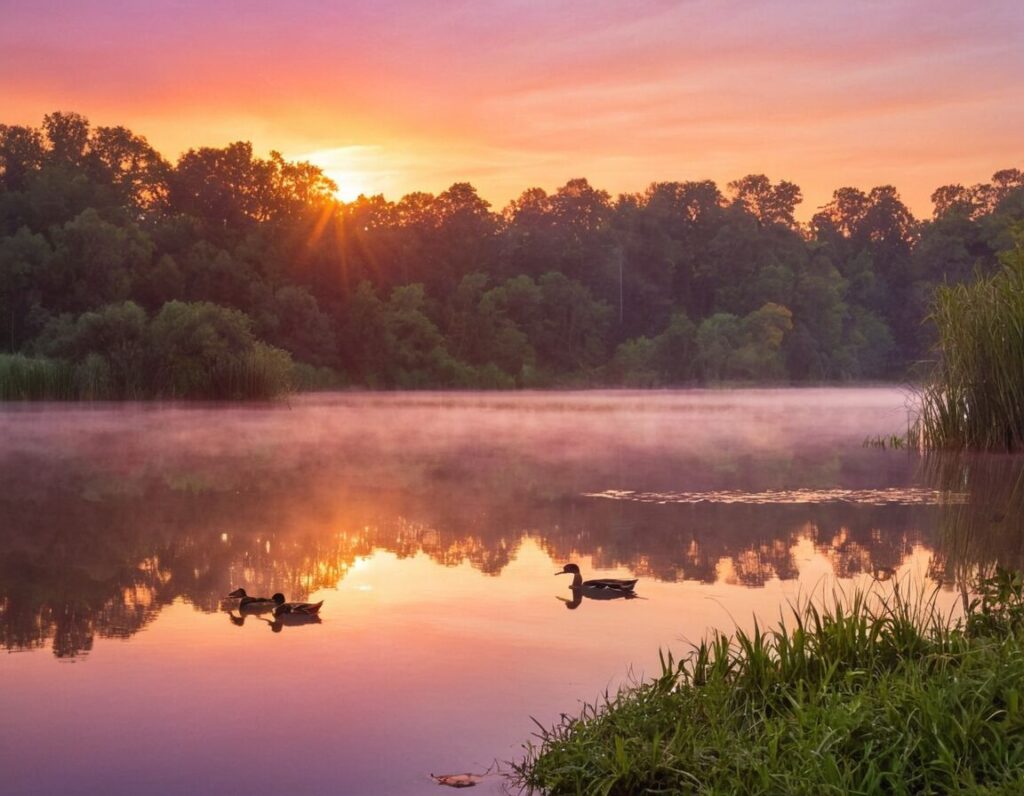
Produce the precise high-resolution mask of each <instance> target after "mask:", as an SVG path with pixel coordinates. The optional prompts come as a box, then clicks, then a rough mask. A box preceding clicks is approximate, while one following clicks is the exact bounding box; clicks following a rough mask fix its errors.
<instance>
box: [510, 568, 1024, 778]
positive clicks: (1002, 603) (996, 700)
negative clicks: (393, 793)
mask: <svg viewBox="0 0 1024 796" xmlns="http://www.w3.org/2000/svg"><path fill="white" fill-rule="evenodd" d="M977 586H978V590H977V594H978V596H977V597H976V598H975V599H974V600H972V601H971V602H970V603H969V604H968V606H967V609H966V612H965V614H964V615H963V616H960V617H957V618H954V617H952V616H948V615H944V614H942V612H940V611H939V610H938V609H937V607H936V604H935V602H934V599H933V598H931V597H928V596H925V595H923V594H915V595H908V594H907V593H906V591H905V590H901V589H900V588H898V587H897V588H896V590H895V591H893V592H892V593H891V594H890V595H888V596H883V595H882V594H881V593H880V592H874V591H872V592H856V593H854V594H853V595H852V596H847V595H844V594H841V593H836V594H834V595H832V598H831V601H830V602H828V603H827V607H818V606H816V605H814V604H813V603H811V602H805V603H803V604H802V605H799V606H793V607H792V608H791V610H790V612H789V614H788V615H787V616H784V617H782V618H780V620H779V621H778V623H777V624H776V625H775V626H774V627H771V628H768V629H764V628H762V627H760V626H755V628H754V629H753V631H752V632H749V633H748V632H744V631H742V630H737V631H735V633H734V634H733V635H731V636H729V635H725V634H722V633H715V634H713V635H710V636H709V637H708V638H706V639H705V640H704V641H702V642H701V643H700V644H699V645H697V646H696V648H695V649H694V650H693V651H692V652H691V653H690V654H689V655H688V656H686V657H685V658H684V659H682V660H680V661H677V660H675V659H674V658H673V657H672V656H671V655H668V654H665V655H663V657H662V673H661V675H660V676H659V677H657V678H656V679H654V680H651V681H649V682H645V683H642V684H640V685H638V686H635V687H632V688H628V689H625V690H622V691H620V692H618V693H616V694H614V695H610V694H608V695H606V696H605V697H604V699H603V700H602V701H600V702H599V703H596V704H592V705H588V706H586V707H585V708H584V709H583V710H582V712H581V713H580V714H579V715H578V716H563V718H562V721H561V722H560V723H559V724H558V725H557V726H555V727H553V728H550V729H548V728H544V727H541V729H540V732H539V734H538V742H537V743H531V744H528V745H527V748H526V755H525V757H524V759H523V760H521V761H520V762H518V763H516V764H514V766H513V768H514V772H515V777H516V780H517V782H518V784H519V785H520V786H522V787H523V788H524V790H537V791H540V792H544V793H551V794H563V793H572V794H577V793H578V794H606V795H607V794H639V793H748V794H769V793H771V794H783V793H784V794H823V793H835V794H840V793H842V794H846V793H865V794H867V793H951V792H972V793H1019V792H1022V791H1021V788H1022V787H1024V699H1022V694H1024V643H1022V641H1024V596H1022V591H1024V583H1022V581H1021V578H1020V576H1019V575H1014V574H1011V573H1007V572H1005V571H998V572H996V573H995V574H994V575H993V576H991V577H989V578H986V579H984V580H982V581H981V582H980V583H978V584H977Z"/></svg>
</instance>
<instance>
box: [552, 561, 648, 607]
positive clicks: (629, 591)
mask: <svg viewBox="0 0 1024 796" xmlns="http://www.w3.org/2000/svg"><path fill="white" fill-rule="evenodd" d="M555 575H572V585H571V586H570V587H569V588H570V589H572V599H571V600H567V599H565V598H564V597H559V598H558V599H559V600H562V601H563V602H564V603H565V607H566V608H568V609H569V610H570V611H572V610H575V609H576V608H579V606H580V603H581V602H583V598H587V599H588V600H629V599H632V598H634V597H636V596H637V594H636V592H635V591H634V588H635V587H636V583H637V580H638V579H637V578H633V579H632V580H625V579H620V578H594V579H593V580H583V575H582V574H580V568H579V566H578V565H576V564H566V565H565V566H564V567H562V569H561V570H559V571H558V572H556V573H555Z"/></svg>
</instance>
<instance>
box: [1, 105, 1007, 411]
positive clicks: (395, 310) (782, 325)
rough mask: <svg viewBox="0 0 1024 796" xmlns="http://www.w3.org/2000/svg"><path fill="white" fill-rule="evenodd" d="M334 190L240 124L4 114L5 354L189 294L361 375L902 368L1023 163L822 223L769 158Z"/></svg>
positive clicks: (640, 376)
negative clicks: (365, 191) (231, 133)
mask: <svg viewBox="0 0 1024 796" xmlns="http://www.w3.org/2000/svg"><path fill="white" fill-rule="evenodd" d="M335 189H336V186H335V185H334V184H333V183H332V182H331V181H330V180H329V179H328V178H327V177H326V176H325V175H324V174H323V173H322V172H321V171H320V169H318V168H317V167H316V166H314V165H312V164H310V163H302V162H299V163H293V162H289V161H286V160H285V159H284V158H283V157H282V156H281V155H280V154H279V153H273V152H272V153H270V155H269V157H266V158H263V157H260V156H258V155H257V154H256V153H255V152H254V151H253V148H252V145H251V144H249V143H247V142H234V143H230V144H228V145H226V146H223V147H200V148H195V149H190V150H188V151H187V152H185V153H184V154H183V155H182V156H181V157H180V158H178V160H177V162H175V163H170V162H168V161H166V160H165V159H164V158H163V157H161V155H160V154H159V153H158V152H156V151H155V150H154V149H153V148H152V147H151V146H150V145H149V144H148V142H147V141H146V139H145V138H143V137H141V136H138V135H136V134H135V133H133V132H131V131H130V130H127V129H125V128H123V127H92V126H91V125H90V124H89V122H88V120H87V119H85V118H84V117H82V116H81V115H79V114H75V113H61V112H58V113H52V114H48V115H47V116H46V117H45V118H44V119H43V122H42V124H41V125H40V127H38V128H32V127H26V126H18V125H0V350H2V351H7V352H10V353H12V354H13V353H21V354H26V355H29V354H32V353H33V352H40V353H47V355H48V356H57V354H50V353H48V352H49V351H50V350H51V347H52V346H53V345H55V344H57V343H58V342H60V340H61V337H60V336H61V335H66V334H69V333H70V332H69V329H70V326H69V324H75V325H76V329H77V324H78V323H79V322H80V319H81V318H82V317H85V316H89V317H88V318H87V320H85V321H81V322H82V323H83V324H86V325H87V324H91V323H99V321H97V320H96V319H94V318H92V315H94V314H97V313H99V314H102V313H101V309H102V308H104V307H108V306H110V305H123V304H124V303H125V302H131V303H132V304H133V305H135V306H137V307H138V308H141V310H143V311H144V312H145V313H146V314H147V315H148V316H149V317H153V318H154V320H153V321H151V323H153V324H156V326H157V327H160V326H161V324H160V323H158V322H157V320H156V318H159V316H160V314H161V313H162V312H163V308H164V307H165V306H167V305H169V304H173V303H175V302H177V303H186V304H195V305H199V304H212V305H218V306H220V307H223V308H225V309H227V310H230V311H235V312H240V313H243V314H244V315H245V316H246V317H247V318H249V319H251V323H250V325H249V326H248V333H247V334H248V336H247V338H246V339H247V340H248V344H250V345H255V343H256V341H257V340H258V341H261V342H263V343H265V344H267V345H270V346H273V347H274V348H279V349H282V350H284V351H287V352H288V353H289V354H290V355H291V356H292V357H293V359H294V360H295V361H298V362H301V363H304V364H307V365H309V366H311V367H313V368H328V369H330V370H331V371H334V372H337V373H338V374H342V378H343V379H344V381H345V382H346V383H350V384H353V385H363V386H371V387H387V388H395V387H435V386H446V387H495V388H498V387H501V388H504V387H514V386H520V387H521V386H546V385H559V384H561V385H566V384H569V385H580V386H583V385H594V384H602V383H605V384H625V385H651V386H653V385H675V384H690V383H701V382H705V381H716V380H723V379H725V380H743V381H763V380H770V381H781V380H789V381H822V380H849V379H883V378H893V377H902V376H904V375H905V374H906V373H907V372H908V368H910V367H912V366H913V365H914V364H915V363H916V362H917V361H919V360H920V359H922V358H923V357H925V356H926V355H927V353H928V351H929V349H930V346H931V345H932V344H933V343H934V332H932V331H931V328H930V327H929V326H926V325H923V324H922V320H923V319H924V317H925V316H926V315H927V314H928V312H929V307H930V302H931V297H932V293H933V291H934V289H935V287H936V286H937V285H943V284H947V283H948V284H951V285H952V284H956V283H959V282H963V281H966V280H969V279H971V278H973V276H974V275H975V274H976V273H979V274H981V275H984V276H987V275H991V274H993V273H995V272H996V271H997V270H998V268H999V257H1000V255H1001V253H1005V252H1006V251H1007V250H1009V249H1012V247H1013V238H1012V236H1011V234H1010V232H1009V230H1010V229H1011V228H1012V225H1013V224H1014V223H1016V222H1019V221H1020V220H1021V219H1022V218H1024V176H1022V172H1021V171H1019V170H1017V169H1005V170H1002V171H999V172H997V173H996V174H994V175H993V177H992V181H991V182H990V183H984V184H978V185H975V186H972V187H970V188H964V187H963V186H959V185H949V186H943V187H942V188H939V189H938V190H937V191H936V193H935V196H934V200H935V217H934V219H932V220H930V221H919V220H917V219H915V218H914V217H913V216H912V215H911V213H910V212H909V210H908V209H907V207H906V206H905V205H904V204H903V202H902V201H901V199H900V197H899V195H898V193H897V192H896V190H895V189H894V188H893V187H892V186H878V187H875V188H873V189H871V190H869V191H861V190H859V189H856V188H849V187H843V188H840V189H838V190H837V191H836V192H835V194H834V195H833V199H832V201H831V202H829V203H828V204H827V205H826V206H825V207H823V208H822V209H821V210H820V211H819V212H818V213H817V214H816V215H815V216H814V218H813V219H812V221H811V222H810V224H808V225H801V224H800V223H798V222H797V220H796V208H797V206H798V205H799V203H800V201H801V199H802V196H801V191H800V188H799V187H798V186H796V185H795V184H793V183H791V182H787V181H785V180H780V181H775V182H773V181H772V180H771V179H769V178H768V177H767V176H765V175H761V174H751V175H746V176H744V177H741V178H740V179H738V180H735V181H733V182H730V183H729V185H728V186H727V191H726V192H725V193H723V191H722V190H720V189H719V187H718V186H717V185H715V183H713V182H710V181H706V180H705V181H695V182H656V183H653V184H651V185H650V186H649V187H648V189H647V190H646V191H644V192H643V193H641V194H635V195H634V194H629V195H622V196H619V197H617V198H613V197H612V196H611V195H609V194H608V193H607V192H606V191H603V190H601V189H600V188H598V187H595V186H593V185H591V184H590V183H589V182H588V181H587V180H585V179H582V178H576V179H571V180H569V181H568V182H566V183H565V185H563V186H561V187H559V188H557V189H556V190H555V191H554V192H552V193H548V192H546V191H544V190H542V189H540V188H530V189H528V190H526V191H524V192H523V194H522V195H521V196H519V197H518V198H517V199H515V200H514V201H512V202H510V203H509V205H508V206H507V207H505V208H504V209H502V210H501V211H500V212H496V211H495V209H494V208H492V207H491V206H490V204H489V203H488V202H487V201H486V200H484V199H483V198H481V197H480V196H479V195H478V194H477V192H476V190H475V188H474V187H473V186H472V185H469V184H468V183H456V184H455V185H452V186H451V187H450V188H448V189H447V190H445V191H443V192H441V193H439V194H437V195H433V194H428V193H421V192H420V193H412V194H409V195H408V196H405V197H403V198H401V199H400V200H399V201H396V202H391V201H388V200H386V199H385V198H384V197H382V196H373V197H360V198H359V199H357V200H355V201H353V202H349V203H341V202H338V201H337V200H336V199H335V198H334V193H333V192H334V190H335ZM204 312H206V313H207V315H208V316H209V313H210V312H212V311H211V310H208V309H207V310H204ZM154 316H155V317H154ZM210 317H212V316H210ZM225 317H226V316H225ZM103 323H105V324H106V323H109V324H114V318H113V317H112V316H111V317H106V318H105V319H104V321H103ZM210 323H213V322H212V321H210ZM115 326H116V324H115ZM213 326H216V324H213ZM190 328H191V327H190ZM108 332H109V334H114V331H113V327H112V328H111V329H110V330H108ZM108 332H104V334H107V333H108ZM193 333H197V332H196V330H195V329H192V331H190V332H189V334H193ZM219 333H220V334H223V335H225V341H226V340H227V339H228V338H230V337H231V334H229V333H228V331H227V330H226V328H221V329H220V332H219ZM75 335H76V342H75V346H77V348H74V350H73V351H64V350H63V349H62V353H60V354H59V356H61V357H71V358H72V359H71V360H69V361H73V362H74V363H76V367H77V366H78V364H81V363H82V362H84V360H85V358H87V357H88V356H90V355H95V357H102V358H103V360H104V361H105V362H106V367H107V368H109V372H108V373H107V375H106V376H104V378H109V379H111V380H112V384H111V388H110V389H111V390H112V391H113V392H114V393H115V394H118V395H126V396H127V395H132V394H135V393H139V394H150V392H149V391H150V386H149V385H143V384H141V382H142V381H146V379H145V378H140V375H139V374H130V373H128V372H127V371H126V370H125V368H127V367H131V366H132V365H130V364H128V363H129V362H135V361H137V360H136V359H133V358H134V357H135V356H136V353H137V352H134V349H131V347H130V346H129V347H128V348H126V349H123V350H122V351H120V353H118V354H117V355H116V356H115V355H114V352H111V351H106V350H104V349H103V348H102V345H103V343H102V340H103V339H105V338H103V335H102V334H100V333H99V332H98V331H97V332H96V333H95V335H94V338H95V340H96V341H99V342H95V343H87V341H86V338H87V337H88V335H86V333H85V329H84V328H83V329H82V330H80V333H79V331H76V332H75ZM79 337H80V338H81V339H78V338H79ZM250 338H251V339H250ZM65 342H67V341H65ZM225 344H226V345H227V343H225ZM147 345H149V344H147ZM153 345H156V343H153ZM82 346H85V348H83V347H82ZM89 346H91V347H89ZM201 347H202V346H200V348H201ZM228 347H229V348H230V345H229V346H228ZM86 348H88V350H86ZM186 349H187V346H186V348H184V349H182V352H184V351H186ZM133 352H134V353H133ZM207 353H209V352H207ZM195 355H196V356H199V354H198V353H196V354H195ZM182 356H191V354H187V353H181V352H179V353H177V354H174V357H176V358H177V359H176V362H177V364H175V365H174V366H173V368H174V373H175V375H168V374H167V372H166V368H167V367H168V365H167V364H166V362H165V363H163V364H161V365H160V367H161V368H163V369H164V375H165V377H166V378H165V380H164V381H163V382H162V386H161V388H160V389H169V390H172V393H173V394H175V395H185V394H188V395H193V394H198V393H200V392H204V391H205V389H206V388H203V389H198V388H196V387H195V383H197V382H195V380H196V379H199V378H200V376H199V375H194V376H190V375H187V374H186V371H192V372H193V373H194V374H199V372H200V371H201V370H202V369H203V367H205V366H206V365H205V364H201V362H202V363H206V364H209V359H208V358H207V359H203V358H202V357H200V360H197V361H196V362H194V363H192V364H187V363H184V362H182V361H178V360H180V359H181V357H182ZM204 356H205V355H204ZM95 357H93V360H92V362H93V365H94V366H95V367H94V369H93V370H94V371H95V375H96V378H97V379H99V381H97V384H99V383H100V382H102V379H100V375H99V374H100V373H101V371H103V368H102V367H100V366H99V365H98V364H97V362H98V360H96V359H95ZM115 360H116V361H115ZM104 372H106V371H104ZM147 378H148V377H147ZM302 383H306V381H305V380H302Z"/></svg>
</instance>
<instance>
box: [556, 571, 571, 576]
mask: <svg viewBox="0 0 1024 796" xmlns="http://www.w3.org/2000/svg"><path fill="white" fill-rule="evenodd" d="M568 574H569V573H568V572H562V571H558V572H556V573H555V575H568Z"/></svg>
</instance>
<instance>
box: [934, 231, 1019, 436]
mask: <svg viewBox="0 0 1024 796" xmlns="http://www.w3.org/2000/svg"><path fill="white" fill-rule="evenodd" d="M1019 234H1020V237H1018V239H1017V247H1016V248H1015V249H1014V250H1013V251H1011V252H1006V253H1004V254H1003V256H1002V258H1001V259H1002V262H1003V269H1002V271H1000V272H999V273H997V274H995V275H993V276H990V277H980V278H979V279H978V280H977V281H975V282H973V283H970V284H961V285H943V286H942V287H940V288H939V289H938V290H937V291H936V293H935V300H934V304H933V309H932V314H931V317H932V319H933V320H934V322H935V326H936V330H937V332H938V344H937V349H938V355H939V359H938V362H937V364H936V367H935V370H934V373H933V374H932V378H931V380H930V381H929V382H928V383H927V384H926V386H925V387H924V389H923V391H922V394H921V400H920V418H919V421H918V424H917V426H916V429H915V431H916V434H917V437H918V442H919V444H920V445H922V446H924V447H929V448H972V449H981V450H1008V451H1012V450H1019V449H1020V448H1021V447H1022V446H1024V400H1022V397H1024V229H1022V230H1021V232H1020V233H1019Z"/></svg>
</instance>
